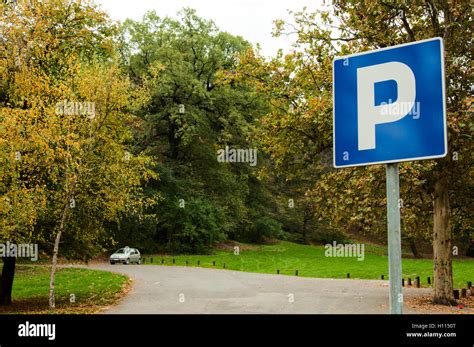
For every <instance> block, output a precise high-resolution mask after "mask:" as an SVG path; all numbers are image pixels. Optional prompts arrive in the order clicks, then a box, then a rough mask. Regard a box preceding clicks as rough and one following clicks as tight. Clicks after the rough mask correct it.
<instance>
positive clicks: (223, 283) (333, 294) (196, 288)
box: [88, 264, 431, 314]
mask: <svg viewBox="0 0 474 347" xmlns="http://www.w3.org/2000/svg"><path fill="white" fill-rule="evenodd" d="M88 268H93V269H100V270H106V271H111V272H118V273H122V274H125V275H127V276H128V277H130V278H131V279H132V281H133V282H132V289H131V291H130V292H129V294H128V295H127V296H125V297H124V298H123V299H121V300H120V301H119V303H118V304H117V305H115V306H113V307H111V308H110V309H108V310H106V311H105V313H125V314H132V313H215V314H219V313H220V314H226V313H242V314H249V313H269V314H274V313H288V314H292V313H322V314H328V313H388V293H389V288H388V282H387V281H379V280H356V279H322V278H304V277H296V276H284V275H271V274H257V273H248V272H240V271H231V270H218V269H205V268H198V267H181V266H159V265H109V264H94V265H90V266H88ZM430 292H431V290H430V289H414V288H404V289H403V293H404V296H405V297H407V296H414V295H426V294H428V293H430ZM405 313H410V311H409V310H407V309H405Z"/></svg>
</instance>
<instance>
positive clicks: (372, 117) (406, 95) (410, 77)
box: [357, 62, 416, 150]
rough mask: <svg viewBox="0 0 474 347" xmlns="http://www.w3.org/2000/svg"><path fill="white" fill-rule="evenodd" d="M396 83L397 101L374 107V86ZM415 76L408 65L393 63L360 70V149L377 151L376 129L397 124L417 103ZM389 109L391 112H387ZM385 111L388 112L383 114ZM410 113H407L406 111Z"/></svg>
mask: <svg viewBox="0 0 474 347" xmlns="http://www.w3.org/2000/svg"><path fill="white" fill-rule="evenodd" d="M390 80H394V81H395V82H396V84H397V94H398V98H397V100H396V101H395V102H394V103H390V104H389V105H388V106H387V105H385V104H384V105H377V106H375V105H374V104H375V83H377V82H384V81H390ZM415 96H416V89H415V75H414V74H413V71H412V70H411V69H410V68H409V67H408V66H407V65H405V64H403V63H399V62H391V63H384V64H378V65H373V66H367V67H361V68H358V69H357V107H358V109H357V113H358V117H357V120H358V122H357V127H358V140H359V150H365V149H374V148H375V126H376V125H377V124H383V123H391V122H396V121H397V120H400V119H402V118H403V117H405V116H406V115H407V114H408V112H409V110H411V108H412V107H413V105H414V104H415ZM387 109H388V112H387ZM384 110H385V112H383V111H384ZM406 110H408V111H407V112H405V111H406Z"/></svg>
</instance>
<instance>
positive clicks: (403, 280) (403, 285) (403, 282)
mask: <svg viewBox="0 0 474 347" xmlns="http://www.w3.org/2000/svg"><path fill="white" fill-rule="evenodd" d="M402 287H405V279H404V278H402Z"/></svg>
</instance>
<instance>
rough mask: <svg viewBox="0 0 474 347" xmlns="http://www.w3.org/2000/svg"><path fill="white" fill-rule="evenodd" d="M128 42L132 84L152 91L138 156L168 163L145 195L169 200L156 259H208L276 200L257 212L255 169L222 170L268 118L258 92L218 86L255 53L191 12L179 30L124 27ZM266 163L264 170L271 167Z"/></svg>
mask: <svg viewBox="0 0 474 347" xmlns="http://www.w3.org/2000/svg"><path fill="white" fill-rule="evenodd" d="M121 42H122V46H121V49H120V51H121V53H122V57H123V64H124V66H126V67H127V68H128V69H129V72H130V78H131V79H132V80H133V81H134V82H135V83H136V85H137V86H142V85H144V84H147V85H148V87H147V88H148V90H149V95H150V102H149V104H147V105H146V107H145V108H144V109H143V110H142V118H143V120H144V121H145V124H146V129H145V131H144V132H143V134H142V137H141V142H140V144H139V146H140V147H141V148H142V149H143V150H146V151H148V152H149V153H151V154H153V155H154V156H156V157H158V158H160V160H159V161H160V163H159V164H158V165H157V167H156V170H157V172H158V173H159V174H160V177H161V180H160V182H150V184H149V185H148V186H147V188H146V189H147V190H149V191H159V192H160V195H161V197H162V200H161V201H160V203H159V205H157V206H156V208H157V209H159V210H160V218H159V219H158V221H157V223H156V225H154V224H153V223H150V224H147V228H150V229H151V230H149V231H143V232H144V233H146V234H147V235H148V236H147V237H145V239H146V240H150V239H151V240H153V241H154V243H155V245H154V247H155V249H150V250H156V248H162V249H163V248H164V249H166V250H168V251H184V252H199V251H208V250H209V249H210V248H211V247H212V246H213V245H214V244H215V243H216V242H219V241H223V240H225V239H226V238H227V237H231V238H237V239H239V238H244V235H248V234H249V231H250V229H252V228H254V227H255V224H254V223H253V220H254V219H253V216H259V217H263V215H264V214H266V213H267V212H268V211H269V210H270V209H271V207H270V206H269V205H271V204H272V200H269V201H268V200H267V201H265V204H264V205H263V206H261V210H259V211H256V206H255V204H252V202H253V201H255V200H256V199H255V194H253V192H262V194H264V193H263V191H265V188H266V182H265V181H263V180H258V179H256V176H257V169H256V168H254V167H252V166H250V165H249V164H248V163H238V164H230V163H219V162H218V160H217V152H218V150H219V149H222V148H225V146H226V145H228V146H231V147H235V148H245V149H249V148H252V149H253V147H254V145H253V139H252V133H253V128H254V126H255V123H256V122H257V121H258V119H259V118H260V117H261V115H262V114H264V113H265V112H266V110H267V105H266V103H264V102H263V100H262V97H260V96H259V95H257V94H256V93H255V90H254V89H253V87H248V86H244V85H238V86H237V85H235V86H232V85H230V84H226V83H225V82H224V81H222V80H221V79H220V76H221V74H222V72H223V71H233V70H235V68H236V66H237V65H238V60H237V59H236V58H237V57H238V54H239V53H240V52H243V51H245V50H246V49H247V48H249V47H250V45H249V43H248V42H246V41H245V40H244V39H242V38H241V37H238V36H232V35H230V34H228V33H225V32H222V31H220V30H219V29H218V28H217V27H216V26H215V24H214V23H213V22H212V21H207V20H204V19H202V18H199V17H198V16H197V15H196V13H195V11H194V10H191V9H184V10H183V11H181V13H180V15H179V19H176V20H175V19H171V18H168V17H165V18H161V17H159V16H157V14H156V13H154V12H148V13H147V14H146V15H145V16H144V18H143V19H142V20H141V21H130V20H129V21H126V22H125V23H124V25H123V28H122V32H121ZM145 80H147V81H148V82H149V83H148V82H144V81H145ZM258 160H259V162H258V163H259V165H261V164H260V163H261V162H260V161H263V160H265V158H264V157H263V156H260V155H259V157H258ZM255 187H259V188H262V189H255V190H254V189H251V188H255ZM259 196H262V195H259ZM270 219H271V218H270ZM260 221H262V219H261V220H260ZM127 224H128V225H130V226H132V225H136V224H137V223H127ZM138 224H139V223H138ZM117 229H118V228H117ZM277 229H278V228H277ZM260 230H263V229H262V228H260ZM269 230H275V228H268V229H266V231H269ZM129 231H130V229H129V228H121V230H120V232H119V230H117V233H118V234H129ZM269 234H272V233H271V232H269ZM122 239H126V238H125V237H123V238H122ZM147 247H149V248H152V246H150V245H147Z"/></svg>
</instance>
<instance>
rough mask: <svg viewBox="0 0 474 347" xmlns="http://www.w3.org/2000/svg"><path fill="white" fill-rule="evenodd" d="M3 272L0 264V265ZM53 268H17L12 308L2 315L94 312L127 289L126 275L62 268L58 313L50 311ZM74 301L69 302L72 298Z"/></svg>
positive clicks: (3, 310)
mask: <svg viewBox="0 0 474 347" xmlns="http://www.w3.org/2000/svg"><path fill="white" fill-rule="evenodd" d="M0 271H1V265H0ZM49 275H50V267H47V266H28V265H17V267H16V271H15V280H14V282H13V292H12V300H13V305H12V306H9V307H0V313H94V312H97V311H100V309H102V308H104V307H106V306H109V305H111V304H113V303H114V302H115V301H116V300H118V299H119V298H120V297H121V296H122V295H123V294H124V293H125V292H126V290H127V288H128V283H129V282H128V278H127V276H124V275H119V274H113V273H110V272H105V271H97V270H89V269H78V268H59V269H58V270H57V273H56V310H54V311H50V310H49V308H48V297H49V296H48V295H49ZM71 294H74V295H75V302H74V303H72V302H70V295H71Z"/></svg>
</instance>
